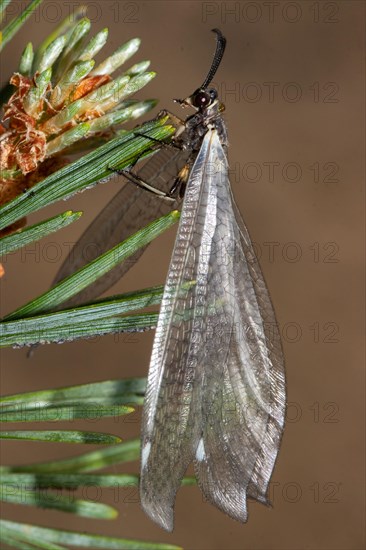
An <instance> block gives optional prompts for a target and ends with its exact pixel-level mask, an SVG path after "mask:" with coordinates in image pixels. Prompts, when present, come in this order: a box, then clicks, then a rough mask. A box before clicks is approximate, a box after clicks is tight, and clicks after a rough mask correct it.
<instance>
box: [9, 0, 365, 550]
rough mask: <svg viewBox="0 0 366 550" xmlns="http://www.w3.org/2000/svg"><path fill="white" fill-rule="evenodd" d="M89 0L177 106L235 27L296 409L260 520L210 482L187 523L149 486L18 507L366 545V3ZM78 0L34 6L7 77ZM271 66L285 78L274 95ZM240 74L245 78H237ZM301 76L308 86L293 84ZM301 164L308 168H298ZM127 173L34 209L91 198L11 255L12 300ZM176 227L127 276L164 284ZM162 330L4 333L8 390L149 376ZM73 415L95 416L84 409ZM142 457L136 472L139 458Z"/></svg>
mask: <svg viewBox="0 0 366 550" xmlns="http://www.w3.org/2000/svg"><path fill="white" fill-rule="evenodd" d="M85 4H90V12H89V14H90V17H91V18H92V19H93V20H94V30H95V31H97V30H100V29H101V28H103V27H104V26H108V27H109V29H110V40H109V43H108V46H107V47H106V48H105V50H104V52H108V53H110V52H112V51H113V49H115V48H116V47H117V46H119V45H120V44H121V43H123V42H124V41H126V40H128V39H130V38H132V37H134V36H139V37H141V38H142V46H141V49H140V52H139V53H138V54H137V55H136V56H135V59H134V61H135V60H142V59H146V58H148V59H151V60H152V67H153V69H154V70H156V71H157V72H158V76H157V78H156V79H155V80H154V81H153V82H152V83H151V84H150V85H149V87H148V88H147V89H145V90H143V92H142V93H141V94H140V96H141V97H157V98H159V100H160V106H161V107H167V108H170V109H173V110H174V109H177V106H174V104H173V103H172V101H171V99H172V98H173V97H182V96H183V97H184V96H186V95H188V94H189V93H190V92H192V91H193V90H194V89H195V88H196V87H197V86H198V85H199V84H200V83H201V82H202V80H203V78H204V76H205V74H206V72H207V69H208V66H209V63H210V61H211V56H212V52H213V48H214V39H213V36H212V35H211V33H210V32H209V30H210V29H212V28H213V27H220V28H221V29H222V31H223V33H224V34H225V35H226V37H227V39H228V46H227V52H226V54H225V58H224V61H223V64H222V66H221V67H220V70H219V73H218V74H217V76H216V78H215V83H216V85H217V87H218V89H219V91H220V93H221V98H222V100H223V101H224V103H225V104H226V109H227V110H226V120H227V124H228V129H229V137H230V163H231V166H232V168H233V169H235V172H234V174H233V175H232V186H233V189H234V193H235V196H236V198H237V202H238V205H239V207H240V210H241V212H242V214H243V216H244V218H245V220H246V223H247V225H248V227H249V229H250V231H251V234H252V237H253V240H254V241H255V243H256V245H257V249H258V250H259V251H260V261H261V264H262V267H263V270H264V273H265V276H266V279H267V282H268V286H269V288H270V291H271V294H272V297H273V301H274V304H275V308H276V312H277V316H278V319H279V322H280V325H281V330H282V332H283V337H284V338H283V343H284V350H285V355H286V363H287V382H288V401H289V407H288V421H287V426H286V430H285V435H284V439H283V444H282V448H281V452H280V455H279V460H278V463H277V466H276V469H275V472H274V475H273V479H272V485H271V496H272V500H273V504H274V507H273V509H270V508H265V507H263V506H261V505H259V504H256V503H253V504H251V505H250V518H249V522H248V523H247V525H240V524H237V523H235V522H234V521H232V520H230V519H229V518H227V517H225V516H224V515H223V514H221V513H220V512H218V511H217V510H215V509H214V508H213V507H211V506H210V505H208V504H207V503H204V502H203V498H202V496H201V494H200V492H199V490H198V489H196V488H184V489H182V490H181V491H180V492H179V495H178V498H177V504H176V524H175V531H174V533H173V534H172V535H169V534H166V533H164V532H163V531H161V530H160V529H159V528H158V527H156V526H155V525H154V524H153V523H152V522H151V521H150V520H148V519H147V518H146V517H145V516H144V514H143V513H142V511H141V510H140V507H139V504H138V503H137V502H124V500H129V501H131V496H132V500H136V494H133V495H131V494H130V493H123V492H121V493H120V494H119V495H118V501H119V502H118V503H117V506H118V508H119V510H120V516H119V519H118V520H116V521H113V522H101V521H90V520H87V519H82V518H81V519H80V518H76V517H72V516H69V515H67V514H60V513H57V512H44V513H40V512H38V511H36V510H33V509H30V508H27V509H25V508H21V507H14V506H10V505H8V506H4V507H3V512H4V513H5V512H6V516H7V517H11V518H17V519H22V520H25V521H34V522H38V523H39V524H52V525H54V526H59V527H63V528H67V529H78V530H90V531H94V532H96V533H97V532H98V533H102V532H103V533H106V534H109V535H115V536H122V537H126V538H141V539H146V540H160V541H166V542H172V543H175V544H180V545H182V546H184V547H185V548H187V549H195V550H196V549H207V550H208V549H210V550H214V549H215V550H219V549H232V550H233V549H251V550H269V549H271V550H272V549H281V550H282V549H291V550H294V549H296V550H300V549H301V550H302V549H305V548H306V549H314V550H315V549H316V550H323V549H324V550H333V549H334V550H336V549H337V550H338V549H339V550H349V549H361V548H363V547H364V529H363V521H364V520H363V518H364V509H363V492H364V491H363V487H364V478H363V475H364V455H363V450H364V430H363V424H364V379H363V368H362V362H363V361H362V360H363V349H362V344H361V338H362V337H363V336H364V306H363V304H364V301H363V299H364V296H363V276H362V275H363V254H364V246H363V244H364V243H363V234H362V233H361V231H362V222H363V196H364V179H363V176H364V174H363V160H362V155H363V150H364V135H363V128H364V103H363V96H364V82H363V50H364V36H363V35H364V30H363V28H364V11H365V9H364V3H363V2H352V1H350V2H342V1H338V2H312V1H311V2H307V1H297V2H292V3H289V2H280V3H279V5H278V6H277V5H276V6H275V7H274V13H273V14H272V15H271V14H270V11H269V10H270V8H269V6H268V3H267V4H266V2H198V1H194V2H190V1H186V2H180V1H178V2H167V1H166V2H164V1H162V2H155V1H147V2H122V1H121V2H116V1H113V2H110V1H109V0H103V1H102V2H100V1H99V2H96V1H90V2H88V1H85ZM117 5H118V6H119V13H117V11H116V10H117ZM56 6H57V9H56ZM233 8H234V9H235V10H236V11H235V12H234V14H233V13H232V12H230V10H231V9H233ZM67 11H68V5H67V2H64V1H59V2H52V1H50V0H46V1H45V3H44V6H43V8H41V10H40V12H39V13H40V15H39V22H37V21H38V20H36V17H35V16H33V18H32V19H31V23H30V24H28V25H27V26H26V27H25V29H24V30H22V32H21V33H20V35H19V36H18V38H17V39H16V41H15V42H16V43H15V44H14V45H12V46H11V47H8V48H7V49H6V50H5V56H4V57H5V64H4V68H3V75H2V78H3V79H6V78H8V76H9V75H10V72H11V70H12V68H13V67H14V63H15V62H16V60H17V59H18V58H19V55H20V53H21V50H22V49H23V47H24V45H25V43H26V42H27V41H29V40H32V41H34V43H35V44H37V43H38V40H40V39H41V37H44V36H45V35H46V34H47V33H48V32H50V31H51V30H52V28H53V22H52V21H54V20H57V21H59V20H60V17H61V13H62V14H63V15H66V14H67ZM291 21H292V22H291ZM271 82H272V83H274V82H275V83H277V84H276V85H274V86H275V87H274V94H273V96H271V95H270V94H269V91H270V86H271V85H270V84H269V83H271ZM266 83H267V84H266ZM291 83H292V84H291ZM233 89H235V90H236V91H237V95H235V94H233V93H229V92H230V90H233ZM295 92H296V93H297V94H300V92H301V97H300V96H299V97H298V98H297V100H295V101H291V99H296V97H295ZM256 94H258V95H257V96H256ZM260 94H261V95H260ZM271 162H273V163H279V164H278V165H276V168H275V172H274V178H273V181H271V178H270V177H269V165H268V164H265V163H271ZM288 163H296V165H293V164H288ZM315 163H319V164H318V166H319V181H316V180H317V178H316V175H315V169H316V165H315ZM327 163H331V164H327ZM314 165H315V166H314ZM311 167H313V168H311ZM333 169H336V171H337V173H336V174H333V175H332V174H331V171H332V170H333ZM258 170H259V172H258ZM260 170H261V173H260ZM296 170H297V172H296ZM296 176H299V177H298V181H290V180H291V179H292V180H294V179H297V178H296ZM330 179H333V181H329V180H330ZM255 180H257V181H255ZM334 180H335V181H334ZM117 189H118V184H117V183H116V182H114V183H111V184H109V185H105V186H99V187H97V188H96V189H94V190H92V191H88V192H87V193H84V194H82V195H79V196H78V197H76V198H74V199H72V200H71V201H70V202H69V203H67V205H66V204H64V203H60V204H56V205H54V206H53V207H52V208H50V209H49V210H48V211H47V212H41V213H37V214H36V215H34V216H32V218H31V220H30V221H32V222H34V221H35V220H40V219H43V218H45V217H49V216H51V215H53V214H56V213H58V212H61V211H63V210H65V209H67V208H73V209H82V210H84V211H85V214H84V216H83V219H81V220H80V221H79V222H78V224H75V225H72V226H71V227H70V228H68V229H66V230H63V231H62V232H60V233H58V234H57V235H56V236H53V237H52V238H50V239H49V240H48V241H44V242H42V243H41V245H40V246H39V247H38V248H37V250H36V254H32V248H31V247H28V248H27V249H26V251H25V252H24V251H23V252H19V253H18V254H16V255H13V256H12V257H11V258H10V259H9V260H8V261H7V263H6V276H5V279H4V281H3V282H2V309H3V312H4V313H5V312H7V311H9V310H11V309H14V308H15V307H16V306H18V305H20V304H22V303H24V302H25V301H28V300H29V299H31V298H32V297H34V296H36V295H37V294H38V293H41V292H43V291H45V290H46V289H47V288H48V286H49V285H50V283H51V281H52V278H53V276H54V275H55V273H56V271H57V267H58V266H59V265H60V262H61V256H64V255H65V253H66V250H67V247H66V245H65V243H69V242H73V241H75V240H76V239H77V237H78V235H80V233H81V231H82V230H83V228H84V227H86V226H87V224H88V223H89V222H90V221H91V220H92V219H93V217H94V216H95V215H96V213H97V212H98V211H99V209H100V207H101V205H102V204H104V203H106V202H107V200H108V199H109V198H110V197H111V196H112V195H113V193H115V191H116V190H117ZM175 231H176V229H175V228H174V229H173V230H171V231H170V232H169V233H166V234H164V235H163V236H162V237H161V238H159V239H158V240H156V241H155V242H154V244H153V245H152V246H151V247H150V249H149V250H148V252H147V253H146V254H145V255H144V257H143V259H142V260H141V261H140V262H139V263H138V265H137V266H135V267H134V269H133V270H131V272H130V273H129V274H128V275H127V276H126V277H125V278H124V279H123V280H122V281H120V282H119V284H118V285H117V286H116V287H115V288H114V289H113V291H115V292H117V291H118V292H121V291H127V290H133V289H137V288H143V287H147V286H150V285H154V284H159V283H162V282H163V281H164V277H165V275H166V271H167V267H168V262H169V257H170V254H171V250H172V245H173V240H174V234H175ZM271 243H272V244H271ZM276 243H277V244H276ZM271 247H273V250H274V254H273V256H271V255H270V254H269V252H270V250H271ZM55 256H56V258H55ZM152 340H153V333H152V332H150V333H145V334H138V335H132V336H129V337H128V338H124V337H121V338H120V339H119V341H118V342H116V341H115V339H114V338H113V337H105V338H103V339H99V340H97V341H92V342H91V341H90V342H78V343H73V344H65V345H62V346H56V345H50V346H47V347H44V348H42V349H39V350H38V352H37V354H36V356H35V358H33V359H32V360H27V359H26V356H25V352H24V350H5V351H3V352H2V370H1V376H2V378H1V390H2V393H4V394H6V393H13V392H18V391H29V390H37V389H41V388H48V387H52V386H63V385H69V384H77V383H83V382H86V381H97V380H103V379H110V378H119V377H129V376H135V375H139V376H143V375H146V373H147V368H148V364H149V356H150V352H151V345H152ZM38 426H39V427H40V428H43V427H45V426H44V425H38ZM60 427H61V425H60ZM63 427H64V428H67V427H83V428H85V423H81V422H80V423H75V424H74V426H70V425H67V424H66V423H65V424H63ZM87 428H90V429H100V430H104V431H106V432H112V433H117V434H119V435H120V436H122V437H123V438H128V437H135V436H138V433H139V421H138V416H137V415H134V417H133V418H132V419H131V418H130V419H128V418H127V420H126V419H124V420H122V419H119V420H113V419H109V420H106V421H103V422H101V421H99V422H98V423H97V424H94V423H93V424H91V425H90V426H87ZM1 450H2V460H3V462H4V463H7V462H17V463H22V462H25V461H27V462H28V461H32V460H34V461H36V460H44V459H46V458H47V457H48V458H57V457H60V456H67V455H70V454H72V453H74V454H75V453H80V452H82V451H87V450H89V449H87V448H86V447H84V448H83V449H82V448H75V447H71V446H69V447H67V446H62V447H59V446H50V445H47V444H42V443H38V444H34V445H32V444H26V443H18V444H16V443H14V442H9V443H6V445H5V444H3V445H2V449H1ZM127 466H128V467H129V468H130V470H129V471H137V467H138V466H137V464H134V465H133V464H128V465H127ZM126 468H127V467H125V468H124V471H126ZM113 471H117V469H114V470H113ZM84 496H86V495H85V494H84ZM89 496H90V497H91V498H93V497H94V493H93V491H91V493H90V495H89ZM126 497H127V499H126ZM103 501H104V502H109V503H111V504H114V502H113V494H112V492H111V491H110V490H104V491H103Z"/></svg>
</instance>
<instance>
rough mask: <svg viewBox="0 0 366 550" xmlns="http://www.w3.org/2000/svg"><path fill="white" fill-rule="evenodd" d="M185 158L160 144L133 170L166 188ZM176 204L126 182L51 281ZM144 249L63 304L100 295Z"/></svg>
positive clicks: (65, 275)
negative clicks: (153, 153) (158, 147)
mask: <svg viewBox="0 0 366 550" xmlns="http://www.w3.org/2000/svg"><path fill="white" fill-rule="evenodd" d="M185 161H186V153H185V152H184V151H179V150H178V151H177V150H176V149H174V148H162V149H160V150H159V151H158V152H157V153H156V154H155V155H153V156H152V157H151V158H150V159H148V160H147V161H146V163H145V164H144V165H143V166H142V168H140V169H139V170H136V173H137V174H138V175H139V177H140V178H142V179H143V180H144V181H147V182H148V183H149V184H150V185H152V186H155V187H157V188H158V189H160V190H162V191H164V192H167V191H168V190H169V188H170V186H171V185H172V183H173V182H174V179H175V177H176V176H177V174H178V171H179V170H180V168H182V167H183V166H184V164H185ZM178 206H179V205H178V204H177V203H171V202H170V203H169V202H166V201H164V200H162V199H161V198H160V197H158V196H155V195H154V194H152V193H149V192H147V191H145V190H144V189H141V188H139V187H137V186H136V185H134V184H132V183H131V182H126V184H125V185H124V187H123V188H122V189H121V190H120V191H119V192H118V193H117V194H116V195H115V196H114V197H113V198H112V199H111V200H110V202H109V203H108V204H107V205H106V206H105V208H104V209H103V210H102V211H101V212H100V213H99V215H98V216H97V217H96V218H95V219H94V220H93V222H92V223H91V224H90V225H89V227H87V229H86V230H85V232H84V233H83V235H82V236H81V237H80V239H79V240H78V241H77V243H76V244H75V245H74V247H73V248H72V250H71V251H70V253H69V254H68V256H67V257H66V259H65V261H64V263H63V264H62V266H61V268H60V270H59V271H58V273H57V275H56V278H55V280H54V282H53V284H54V285H55V284H57V283H58V282H59V281H61V280H62V279H64V278H65V277H67V276H68V275H70V274H71V273H74V272H75V271H77V270H78V269H80V268H81V267H82V266H84V265H86V264H87V263H89V262H91V261H92V260H94V259H95V258H97V257H98V256H100V255H101V254H103V252H105V251H106V250H108V249H110V248H112V247H113V246H115V245H117V244H118V243H120V242H122V241H123V240H124V239H126V238H127V237H129V236H130V235H132V234H133V233H135V232H136V231H138V230H139V229H140V228H141V227H144V226H145V225H148V224H149V223H150V222H152V221H153V220H155V219H156V218H159V217H160V216H163V215H164V214H167V213H168V212H169V211H170V210H172V209H174V208H177V207H178ZM145 249H146V247H144V248H142V249H140V250H138V251H137V252H136V253H135V254H134V255H133V256H131V258H129V260H128V261H126V262H123V263H121V264H119V265H118V266H116V267H115V268H114V269H112V270H111V271H109V272H108V273H106V274H105V275H104V276H103V277H101V278H100V279H98V280H97V281H95V283H93V284H92V285H90V286H89V287H87V288H85V289H84V290H83V291H81V292H80V293H79V294H76V295H75V296H73V297H72V298H70V300H68V301H67V302H64V303H63V304H62V308H65V307H73V306H75V305H78V304H81V303H84V302H88V301H91V300H93V299H94V298H96V297H98V296H100V295H101V294H102V293H103V292H105V291H106V290H108V289H109V288H110V287H111V286H112V285H113V284H114V283H116V282H117V281H118V280H119V279H120V278H121V277H122V276H123V275H124V274H125V273H126V272H127V271H128V270H129V269H130V268H131V267H132V266H133V265H134V264H135V263H136V261H137V260H138V259H139V258H140V256H141V255H142V254H143V252H144V251H145Z"/></svg>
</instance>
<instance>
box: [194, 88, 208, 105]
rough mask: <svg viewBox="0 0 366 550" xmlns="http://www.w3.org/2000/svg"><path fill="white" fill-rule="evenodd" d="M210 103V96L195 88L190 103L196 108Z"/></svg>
mask: <svg viewBox="0 0 366 550" xmlns="http://www.w3.org/2000/svg"><path fill="white" fill-rule="evenodd" d="M210 103H211V96H210V94H209V93H208V92H205V91H204V90H197V92H195V93H194V94H193V98H192V104H193V105H194V106H195V107H197V108H202V107H207V105H209V104H210Z"/></svg>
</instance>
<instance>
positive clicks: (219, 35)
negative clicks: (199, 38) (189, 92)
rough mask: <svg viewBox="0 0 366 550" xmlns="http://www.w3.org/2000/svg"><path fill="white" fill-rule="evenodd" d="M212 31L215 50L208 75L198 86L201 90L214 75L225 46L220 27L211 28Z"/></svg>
mask: <svg viewBox="0 0 366 550" xmlns="http://www.w3.org/2000/svg"><path fill="white" fill-rule="evenodd" d="M212 32H214V33H215V34H216V40H217V42H216V51H215V55H214V58H213V61H212V65H211V68H210V70H209V72H208V75H207V76H206V78H205V80H204V82H203V84H202V86H201V87H200V89H201V90H204V89H205V88H207V86H208V85H209V84H210V82H211V80H212V79H213V77H214V76H215V74H216V71H217V69H218V68H219V65H220V63H221V59H222V56H223V55H224V51H225V46H226V38H225V37H224V36H223V34H222V32H221V31H220V29H212Z"/></svg>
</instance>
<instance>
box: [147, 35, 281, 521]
mask: <svg viewBox="0 0 366 550" xmlns="http://www.w3.org/2000/svg"><path fill="white" fill-rule="evenodd" d="M214 32H215V33H216V37H217V47H216V53H215V56H214V60H213V62H212V66H211V68H210V71H209V73H208V75H207V77H206V79H205V81H204V83H203V84H202V86H201V87H200V88H199V89H198V90H196V91H195V92H194V93H193V94H192V95H191V96H190V97H188V98H187V99H185V100H178V102H179V103H180V104H182V105H190V106H192V107H194V108H195V109H196V113H195V114H194V115H192V116H190V117H188V118H187V120H186V121H185V129H184V132H183V133H182V134H181V135H180V136H179V138H178V140H179V141H180V142H181V143H182V144H183V145H184V148H185V149H186V150H188V151H189V152H190V154H189V156H188V159H187V163H186V165H185V167H183V168H182V169H181V173H183V172H184V174H185V179H186V191H185V195H184V200H183V207H182V214H181V219H180V224H179V228H178V233H177V237H176V241H175V245H174V250H173V255H172V259H171V262H170V267H169V271H168V276H167V280H166V284H165V289H164V295H163V299H162V303H161V308H160V315H159V320H158V325H157V329H156V334H155V340H154V346H153V351H152V357H151V363H150V368H149V376H148V384H147V391H146V395H145V401H144V409H143V421H142V436H141V438H142V440H141V480H140V498H141V504H142V507H143V509H144V510H145V512H146V513H147V514H148V515H149V516H150V517H151V518H152V519H153V520H154V521H155V522H157V523H158V524H159V525H160V526H162V527H163V528H165V529H166V530H168V531H171V530H172V529H173V508H174V502H175V497H176V493H177V491H178V489H179V486H180V484H181V480H182V477H183V476H184V473H185V472H186V469H187V467H188V465H189V464H190V462H191V461H192V460H193V462H194V467H195V473H196V477H197V479H198V483H199V485H200V488H201V490H202V492H203V493H204V495H205V497H206V498H207V499H208V500H209V501H210V502H211V503H212V504H214V505H215V506H217V507H218V508H219V509H221V510H222V511H224V512H226V513H227V514H228V515H229V516H231V517H232V518H234V519H236V520H239V521H242V522H245V521H246V520H247V504H246V500H247V496H250V497H253V498H255V499H257V500H259V501H261V502H266V501H267V498H266V493H267V488H268V483H269V480H270V476H271V473H272V470H273V467H274V463H275V460H276V456H277V453H278V449H279V445H280V440H281V435H282V431H283V425H284V413H285V376H284V359H283V355H282V348H281V341H280V336H279V332H278V329H277V324H276V320H275V314H274V311H273V308H272V304H271V301H270V297H269V294H268V291H267V289H266V285H265V283H264V279H263V276H262V273H261V271H260V268H259V264H258V262H257V261H255V254H254V250H253V247H252V245H251V241H250V237H249V234H248V231H247V229H246V227H245V225H244V222H243V221H242V219H241V217H240V214H239V212H238V209H237V208H236V206H235V203H234V200H233V197H232V194H231V189H230V183H229V178H228V164H227V158H226V150H227V134H226V128H225V125H224V122H223V120H222V118H221V112H222V110H223V106H222V105H221V104H220V102H219V100H218V98H217V92H216V90H214V89H209V88H208V86H209V84H210V82H211V80H212V79H213V77H214V75H215V73H216V70H217V68H218V66H219V64H220V62H221V59H222V56H223V53H224V50H225V43H226V41H225V38H224V37H223V35H222V34H221V32H220V31H219V30H218V29H214ZM192 282H194V284H192Z"/></svg>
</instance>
